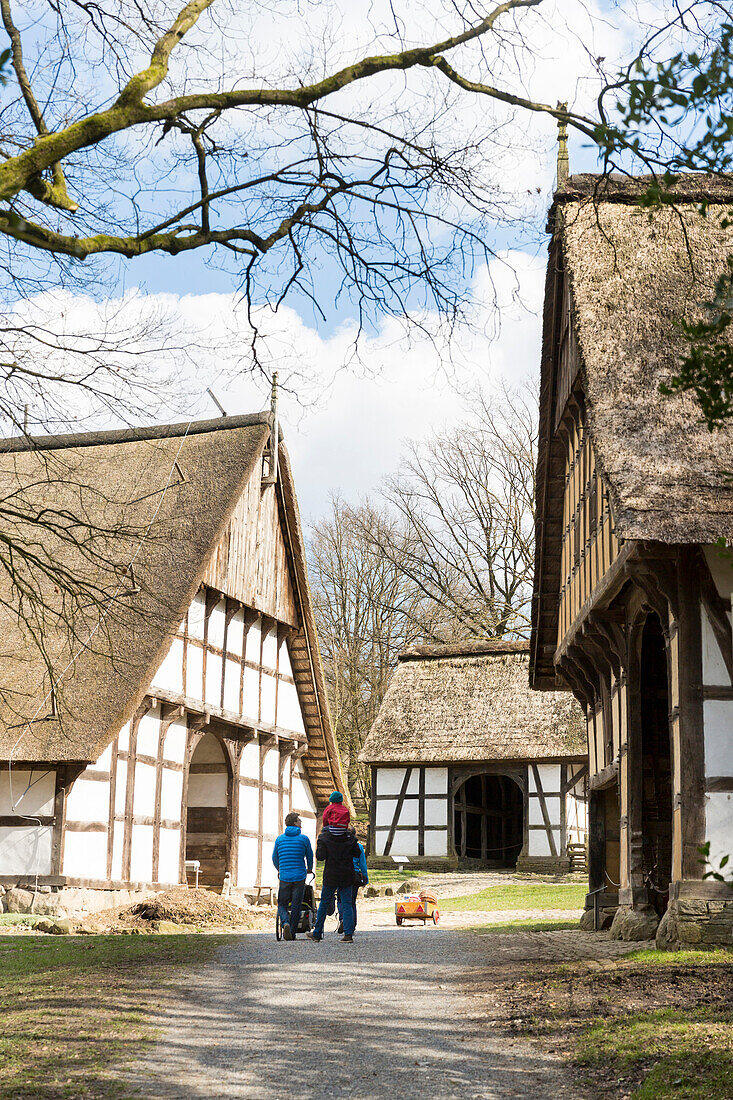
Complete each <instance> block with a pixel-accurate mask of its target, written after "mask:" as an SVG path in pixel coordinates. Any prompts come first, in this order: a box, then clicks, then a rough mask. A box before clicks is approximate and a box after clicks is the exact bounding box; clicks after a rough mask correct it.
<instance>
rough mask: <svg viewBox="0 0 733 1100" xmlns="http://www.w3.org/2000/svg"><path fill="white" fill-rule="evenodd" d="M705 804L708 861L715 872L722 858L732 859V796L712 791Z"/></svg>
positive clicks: (728, 792) (727, 792) (723, 792)
mask: <svg viewBox="0 0 733 1100" xmlns="http://www.w3.org/2000/svg"><path fill="white" fill-rule="evenodd" d="M705 803H706V804H705V837H706V839H707V840H709V841H710V859H711V862H712V865H713V868H714V869H715V870H716V871H717V869H718V864H719V863H720V859H721V857H722V856H731V858H733V794H732V793H731V792H730V791H713V792H710V793H709V794H707V795H706V796H705ZM726 871H727V868H726Z"/></svg>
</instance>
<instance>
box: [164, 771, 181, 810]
mask: <svg viewBox="0 0 733 1100" xmlns="http://www.w3.org/2000/svg"><path fill="white" fill-rule="evenodd" d="M182 794H183V772H177V771H172V769H171V768H163V774H162V776H161V784H160V816H161V818H162V819H163V821H180V820H181V797H182Z"/></svg>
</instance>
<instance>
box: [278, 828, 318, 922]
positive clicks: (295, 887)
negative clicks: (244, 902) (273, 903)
mask: <svg viewBox="0 0 733 1100" xmlns="http://www.w3.org/2000/svg"><path fill="white" fill-rule="evenodd" d="M285 826H286V828H285V832H284V833H281V834H280V836H279V837H278V838H277V840H276V841H275V847H274V848H273V849H272V862H273V863H274V864H275V867H276V868H277V873H278V877H279V879H280V888H279V889H278V892H277V910H278V913H279V915H280V924H281V925H282V930H283V939H285V940H294V939H295V933H296V932H297V931H298V925H299V924H300V910H301V906H302V905H303V892H304V890H305V879H306V875H309V874H310V872H311V871H312V870H313V848H312V847H311V842H310V840H309V839H308V837H307V836H305V835H304V834H303V833H302V832H301V831H300V826H301V820H300V818H299V816H298V815H297V814H296V813H290V814H288V816H287V817H286V818H285Z"/></svg>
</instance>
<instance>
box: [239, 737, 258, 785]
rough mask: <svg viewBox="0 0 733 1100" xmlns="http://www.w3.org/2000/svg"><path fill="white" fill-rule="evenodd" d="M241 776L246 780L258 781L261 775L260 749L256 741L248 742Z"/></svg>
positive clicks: (240, 771)
mask: <svg viewBox="0 0 733 1100" xmlns="http://www.w3.org/2000/svg"><path fill="white" fill-rule="evenodd" d="M239 774H240V775H241V776H242V777H243V778H244V779H258V778H259V774H260V747H259V745H258V744H257V742H256V741H248V742H247V744H246V745H245V746H244V749H243V750H242V758H241V760H240V762H239Z"/></svg>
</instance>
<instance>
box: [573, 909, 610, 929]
mask: <svg viewBox="0 0 733 1100" xmlns="http://www.w3.org/2000/svg"><path fill="white" fill-rule="evenodd" d="M616 913H617V910H616V908H613V909H601V910H600V911H599V913H598V928H596V927H595V917H594V913H593V909H586V911H585V912H584V913H583V916H582V917H581V918H580V929H581V931H583V932H596V931H597V932H603V931H605V929H606V928H610V927H611V925H612V924H613V918H614V917H615V916H616Z"/></svg>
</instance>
